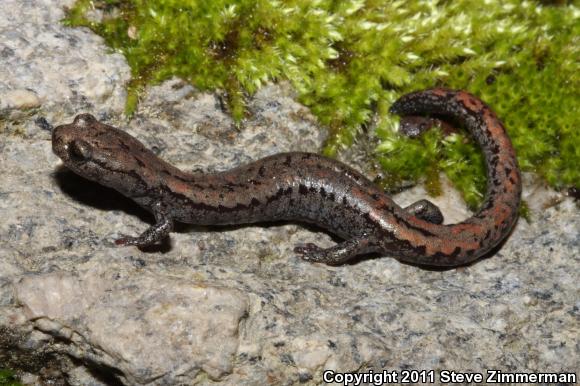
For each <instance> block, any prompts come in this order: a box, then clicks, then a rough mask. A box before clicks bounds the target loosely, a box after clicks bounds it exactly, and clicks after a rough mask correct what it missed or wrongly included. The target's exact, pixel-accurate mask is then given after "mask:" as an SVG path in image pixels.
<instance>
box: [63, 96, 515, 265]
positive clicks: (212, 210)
mask: <svg viewBox="0 0 580 386" xmlns="http://www.w3.org/2000/svg"><path fill="white" fill-rule="evenodd" d="M392 111H393V112H394V113H397V114H400V115H403V116H424V115H430V114H436V115H437V116H449V117H451V118H453V119H455V120H457V121H459V122H460V123H462V124H463V125H464V126H466V127H467V129H468V130H469V131H470V132H471V133H472V135H473V136H474V138H475V139H476V141H477V142H478V144H479V145H480V146H481V148H482V149H483V152H484V154H485V159H486V164H487V175H488V189H487V195H486V199H485V202H484V205H483V206H482V208H481V210H480V211H479V212H478V213H476V214H475V215H474V216H473V217H471V218H469V219H467V220H465V221H464V222H461V223H459V224H453V225H442V224H441V222H442V217H441V214H440V212H439V210H438V208H436V207H435V206H434V205H433V204H431V203H429V202H428V201H424V200H423V201H420V202H418V203H416V204H414V205H412V206H411V207H409V208H405V209H403V208H401V207H400V206H398V205H397V204H396V203H394V202H393V201H392V200H391V199H390V198H389V196H387V195H386V194H385V193H384V192H383V191H382V190H381V189H380V188H379V187H377V186H375V185H374V184H373V183H372V182H371V181H369V180H368V179H367V178H366V177H364V176H363V175H361V174H360V173H358V172H356V171H355V170H353V169H352V168H350V167H349V166H347V165H345V164H343V163H341V162H338V161H336V160H332V159H328V158H325V157H322V156H320V155H317V154H312V153H282V154H276V155H273V156H270V157H266V158H263V159H261V160H258V161H255V162H253V163H250V164H248V165H244V166H240V167H238V168H235V169H231V170H228V171H225V172H222V173H215V174H204V173H199V174H189V173H185V172H182V171H181V170H179V169H177V168H175V167H173V166H171V165H170V164H168V163H166V162H165V161H163V160H161V159H160V158H158V157H157V156H155V155H154V154H153V153H152V152H151V151H149V150H148V149H147V148H145V147H144V146H143V145H142V144H141V143H140V142H139V141H138V140H136V139H135V138H133V137H132V136H130V135H129V134H127V133H125V132H123V131H121V130H118V129H116V128H114V127H111V126H108V125H105V124H103V123H100V122H98V121H97V120H95V118H94V117H92V116H91V115H88V114H82V115H79V116H77V117H76V118H75V120H74V122H73V123H72V124H70V125H62V126H59V127H57V128H55V129H54V132H53V149H54V152H55V153H56V154H57V155H58V156H59V157H60V158H61V159H62V160H63V162H64V164H65V165H66V166H67V167H69V168H70V169H72V170H73V171H75V172H76V173H78V174H79V175H81V176H84V177H86V178H88V179H91V180H93V181H96V182H99V183H101V184H103V185H106V186H109V187H111V188H114V189H116V190H117V191H119V192H121V193H122V194H124V195H126V196H127V197H130V198H132V199H133V200H135V201H136V202H137V203H138V204H140V205H141V206H143V207H144V208H146V209H148V210H149V211H151V212H152V213H153V214H154V215H155V217H156V219H157V223H156V224H155V225H154V226H152V227H151V228H150V229H148V230H147V231H146V232H145V233H143V234H142V235H141V236H139V237H126V238H123V239H121V240H119V241H118V243H119V244H123V245H128V244H131V245H139V246H144V245H149V244H152V243H155V242H157V241H158V240H160V239H162V238H164V237H166V236H167V235H168V234H169V232H170V231H171V229H172V227H173V221H180V222H186V223H194V224H203V225H214V224H242V223H255V222H262V221H276V220H291V221H302V222H308V223H313V224H316V225H318V226H320V227H322V228H324V229H326V230H328V231H330V232H332V233H334V234H336V235H338V236H340V237H342V238H343V239H345V240H346V241H344V242H343V243H339V244H337V245H336V246H335V247H332V248H328V249H321V248H319V247H317V246H315V245H313V244H307V245H302V246H298V247H297V248H296V251H297V252H298V253H300V254H302V255H303V256H304V258H305V259H307V260H311V261H318V262H325V263H328V264H340V263H343V262H345V261H347V260H348V259H350V258H352V257H353V256H356V255H359V254H364V253H368V252H380V253H384V254H389V255H393V256H394V257H397V258H398V259H400V260H403V261H408V262H412V263H417V264H428V265H442V266H455V265H461V264H465V263H468V262H470V261H473V260H475V259H477V258H478V257H479V256H481V255H482V254H484V253H486V252H487V251H489V250H490V249H491V248H493V247H494V246H496V245H497V244H498V243H499V242H500V241H501V240H502V239H503V238H505V237H506V235H507V234H508V233H509V231H510V229H511V228H512V226H513V225H514V223H515V221H516V219H517V213H518V207H519V202H520V192H521V183H520V175H519V170H518V166H517V162H516V159H515V154H514V151H513V148H512V146H511V143H510V140H509V138H508V137H507V135H506V133H505V130H504V128H503V126H502V124H501V122H500V121H499V120H498V119H497V117H496V116H495V114H494V113H493V112H492V111H491V110H490V109H489V108H488V107H487V106H486V105H485V104H483V102H481V101H480V100H479V99H477V98H475V97H474V96H472V95H470V94H468V93H466V92H462V91H458V92H456V91H450V90H444V89H434V90H428V91H423V92H418V93H413V94H409V95H406V96H404V97H403V98H401V99H400V100H399V101H397V102H396V103H395V104H394V105H393V107H392ZM407 126H409V122H407ZM406 130H409V127H407V128H406ZM420 130H422V129H419V131H420ZM410 131H411V132H413V133H414V134H416V131H417V130H414V128H413V127H411V128H410Z"/></svg>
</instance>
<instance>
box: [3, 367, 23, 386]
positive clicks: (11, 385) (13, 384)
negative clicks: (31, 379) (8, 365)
mask: <svg viewBox="0 0 580 386" xmlns="http://www.w3.org/2000/svg"><path fill="white" fill-rule="evenodd" d="M0 386H22V383H20V382H18V379H17V378H16V375H15V374H14V372H13V371H12V370H8V369H1V368H0Z"/></svg>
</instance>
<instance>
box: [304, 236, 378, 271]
mask: <svg viewBox="0 0 580 386" xmlns="http://www.w3.org/2000/svg"><path fill="white" fill-rule="evenodd" d="M377 250H378V249H377V245H376V244H375V243H372V242H371V240H370V239H369V238H367V237H360V238H354V239H350V240H346V241H343V242H342V243H338V244H336V245H335V246H334V247H330V248H321V247H319V246H318V245H316V244H312V243H308V244H302V245H297V246H296V247H295V248H294V252H296V253H298V254H300V255H302V258H303V259H304V260H306V261H311V262H314V263H325V264H328V265H339V264H342V263H345V262H346V261H348V260H350V259H352V258H353V257H355V256H358V255H362V254H366V253H370V252H375V251H377Z"/></svg>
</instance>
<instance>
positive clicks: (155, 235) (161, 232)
mask: <svg viewBox="0 0 580 386" xmlns="http://www.w3.org/2000/svg"><path fill="white" fill-rule="evenodd" d="M153 211H154V215H155V220H156V223H155V224H154V225H152V226H151V227H149V229H147V230H146V231H145V232H143V233H141V235H139V236H138V237H132V236H124V237H122V238H120V239H118V240H115V244H117V245H135V246H138V247H146V246H149V245H152V244H155V243H157V242H158V241H161V240H163V239H164V238H166V237H167V236H169V233H170V232H171V231H172V230H173V220H172V219H171V218H170V217H169V216H168V215H167V214H166V213H165V211H163V210H162V208H161V205H160V204H158V205H156V206H155V207H154V208H153Z"/></svg>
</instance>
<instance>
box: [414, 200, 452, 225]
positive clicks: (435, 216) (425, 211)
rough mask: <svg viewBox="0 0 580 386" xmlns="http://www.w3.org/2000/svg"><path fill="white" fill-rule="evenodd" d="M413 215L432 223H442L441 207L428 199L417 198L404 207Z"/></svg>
mask: <svg viewBox="0 0 580 386" xmlns="http://www.w3.org/2000/svg"><path fill="white" fill-rule="evenodd" d="M405 210H406V211H407V212H409V213H411V214H412V215H413V216H415V217H419V218H420V219H421V220H425V221H429V222H430V223H433V224H438V225H439V224H443V213H441V209H439V207H438V206H437V205H435V204H433V203H432V202H431V201H429V200H419V201H417V202H415V203H413V204H411V205H409V206H407V207H406V208H405Z"/></svg>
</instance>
